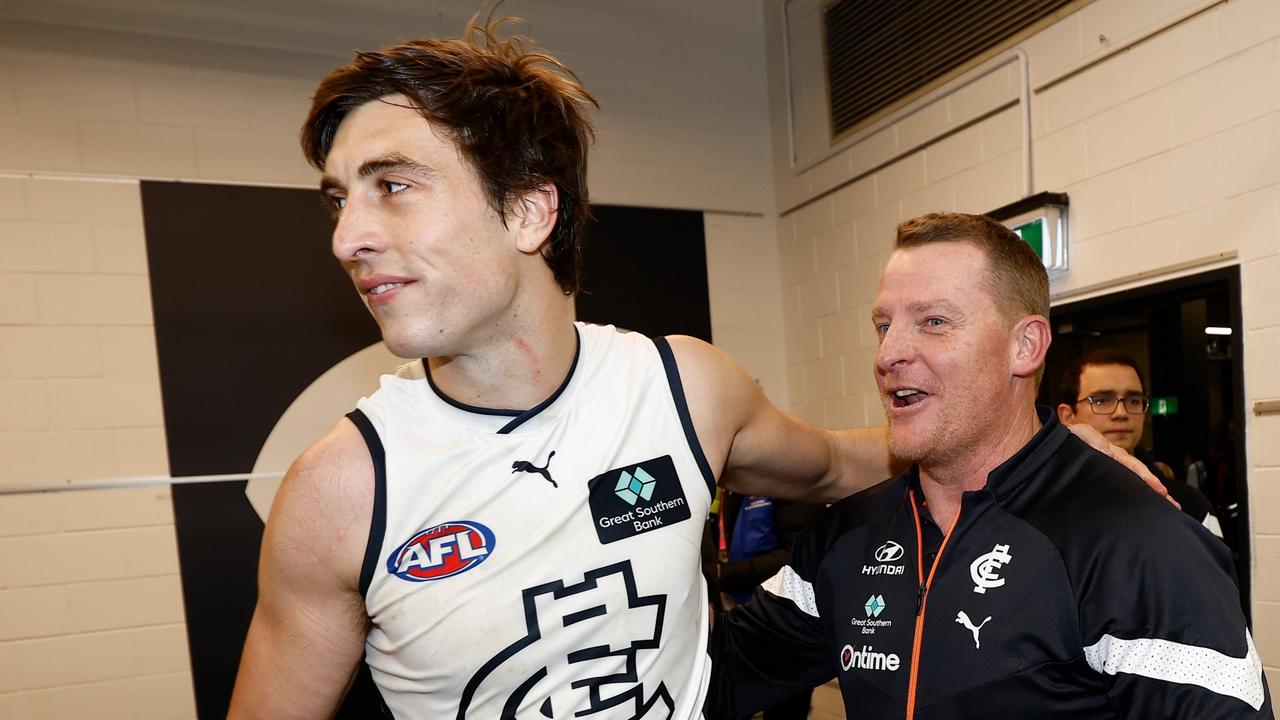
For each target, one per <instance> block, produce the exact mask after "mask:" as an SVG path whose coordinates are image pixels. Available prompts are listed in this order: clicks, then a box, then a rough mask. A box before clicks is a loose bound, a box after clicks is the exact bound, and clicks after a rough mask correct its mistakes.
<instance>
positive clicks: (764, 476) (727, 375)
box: [668, 337, 893, 502]
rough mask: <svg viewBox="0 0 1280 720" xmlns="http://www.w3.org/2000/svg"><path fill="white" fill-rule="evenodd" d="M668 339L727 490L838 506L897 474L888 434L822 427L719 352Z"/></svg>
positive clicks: (876, 430)
mask: <svg viewBox="0 0 1280 720" xmlns="http://www.w3.org/2000/svg"><path fill="white" fill-rule="evenodd" d="M668 340H669V342H670V343H671V350H672V352H673V354H674V355H675V358H676V363H677V365H679V367H680V375H681V378H682V381H683V383H684V388H685V397H686V398H687V400H688V403H689V413H690V415H691V416H692V418H693V424H694V429H695V430H696V432H697V434H698V439H699V442H700V443H701V444H702V448H703V451H704V452H705V453H706V455H707V460H708V462H709V463H710V464H711V469H712V471H713V472H715V473H716V475H717V477H719V478H721V482H722V483H723V484H724V485H725V487H727V488H729V489H731V490H733V491H735V492H740V493H743V494H748V495H768V496H772V497H780V498H788V499H795V500H807V501H809V502H834V501H836V500H839V499H841V498H843V497H845V496H847V495H851V494H853V493H855V492H857V491H859V490H862V489H864V488H867V487H870V486H871V485H874V484H876V483H878V482H880V481H881V480H885V479H887V478H889V477H891V476H892V475H893V467H892V463H891V458H890V456H889V451H888V443H887V440H886V436H885V430H884V428H855V429H852V430H842V431H839V432H830V431H827V430H823V429H821V428H818V427H815V426H813V425H811V424H809V423H806V422H804V421H803V420H800V419H799V418H796V417H793V416H791V415H788V414H787V413H785V412H782V411H781V410H779V409H778V408H776V407H774V406H773V404H772V403H770V402H769V400H768V398H766V397H765V395H764V392H763V391H762V390H761V389H760V386H759V385H757V384H756V382H755V381H754V380H752V379H751V377H750V376H749V375H747V373H746V371H745V370H743V369H742V368H741V367H740V366H739V365H738V364H737V363H736V362H734V361H733V360H732V359H730V358H729V357H728V356H727V355H725V354H724V353H723V352H721V351H720V350H717V349H716V348H714V347H712V346H710V345H708V344H706V343H704V342H702V341H701V340H696V339H694V338H687V337H671V338H669V339H668Z"/></svg>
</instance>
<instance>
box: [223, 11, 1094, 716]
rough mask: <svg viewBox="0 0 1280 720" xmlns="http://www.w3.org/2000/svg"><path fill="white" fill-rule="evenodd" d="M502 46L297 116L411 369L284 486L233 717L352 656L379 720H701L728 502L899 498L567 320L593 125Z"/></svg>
mask: <svg viewBox="0 0 1280 720" xmlns="http://www.w3.org/2000/svg"><path fill="white" fill-rule="evenodd" d="M492 27H493V26H490V28H486V29H479V28H476V27H474V26H472V27H469V28H468V32H467V34H466V37H464V38H463V39H457V40H422V41H415V42H411V43H407V44H404V45H400V46H396V47H393V48H389V49H387V50H384V51H381V52H376V53H360V54H359V55H358V56H357V57H356V59H355V60H354V61H353V62H352V63H351V64H349V65H347V66H345V67H342V68H339V69H337V70H335V71H333V72H332V73H331V74H330V75H329V76H328V77H326V78H325V80H324V81H323V82H322V83H321V85H320V87H319V88H318V90H317V92H316V96H315V100H314V104H313V107H312V111H311V114H310V117H309V118H308V120H307V123H306V126H305V128H304V130H303V147H304V150H305V152H306V154H307V157H308V158H309V159H310V161H311V162H312V163H313V164H314V165H315V166H316V167H318V168H320V169H321V170H322V171H323V173H324V179H323V181H322V191H323V193H324V196H325V197H326V199H327V201H328V202H329V204H330V205H331V207H332V208H333V211H334V213H335V216H336V218H337V227H336V229H335V231H334V235H333V252H334V254H335V255H336V256H337V257H338V259H339V260H340V261H341V263H342V265H343V267H344V268H345V269H346V271H347V272H348V273H349V274H350V276H351V278H352V281H353V282H354V283H355V285H356V288H357V289H358V291H359V293H360V295H361V297H362V298H363V299H364V301H365V303H366V304H367V305H368V308H369V311H370V312H371V313H372V314H373V316H374V318H376V320H377V321H378V324H379V326H380V328H381V330H382V334H383V338H384V340H385V342H386V344H387V346H388V347H390V348H391V349H392V350H393V351H394V352H395V353H396V354H398V355H400V356H402V357H406V358H424V360H422V361H419V362H413V363H410V364H408V365H406V366H404V367H403V368H401V370H400V371H399V372H397V374H396V375H394V376H386V377H384V378H383V381H382V386H381V389H380V390H379V391H378V392H377V393H375V394H374V395H373V396H372V397H370V398H366V399H364V400H361V401H360V403H359V404H358V407H357V410H355V411H353V412H352V413H351V414H349V415H348V417H347V418H346V419H343V420H340V421H339V422H338V424H337V425H336V426H335V427H334V428H333V430H332V431H331V432H330V433H329V434H328V435H327V436H326V437H325V438H323V439H322V440H320V441H319V442H318V443H316V444H315V445H314V446H313V447H311V448H310V449H309V450H307V451H306V452H305V453H304V454H303V455H302V456H301V457H300V458H299V459H298V460H297V461H296V462H295V463H294V465H293V467H292V468H290V470H289V472H288V474H287V476H286V478H285V480H284V482H283V484H282V486H281V488H280V491H279V493H278V495H277V497H276V499H275V502H274V504H273V507H272V510H271V516H270V518H269V519H268V522H267V529H266V533H265V536H264V538H263V545H262V555H261V560H260V568H259V598H258V604H257V608H256V611H255V613H254V619H253V622H252V624H251V626H250V629H249V634H248V637H247V639H246V644H245V649H244V653H243V655H242V660H241V666H240V672H239V675H238V677H237V683H236V689H235V692H234V696H233V698H232V707H231V716H232V717H235V718H248V717H263V718H272V719H273V720H274V719H278V718H293V717H298V718H312V717H327V716H328V715H329V714H330V713H332V712H333V710H334V708H335V707H336V706H337V705H338V703H339V702H340V701H341V698H342V696H343V694H344V692H345V688H346V687H347V685H348V683H349V682H350V679H351V677H352V675H353V673H354V671H355V669H356V667H357V665H358V663H359V662H360V661H361V660H362V659H363V660H364V661H366V662H367V663H368V665H369V667H370V669H371V671H372V674H373V677H374V680H375V682H376V683H377V684H378V687H379V689H380V690H381V693H382V695H383V698H384V700H385V701H386V703H387V705H388V706H389V707H390V709H391V710H392V711H393V712H394V714H395V716H396V717H398V718H431V719H433V720H435V719H438V718H459V719H461V718H484V719H485V720H489V719H491V718H497V717H521V718H524V717H530V716H535V717H543V718H566V717H573V716H575V715H581V716H586V715H589V714H591V713H605V714H607V715H608V716H610V717H613V716H625V717H663V718H668V717H669V718H691V717H697V716H698V714H699V712H700V709H701V707H702V704H703V699H704V697H705V694H706V683H707V678H708V675H709V672H710V670H709V661H708V659H707V656H706V653H705V648H706V638H707V623H708V612H707V608H708V604H707V596H706V589H705V585H704V584H703V583H702V582H700V581H699V577H700V574H699V564H700V559H699V546H700V540H701V535H702V528H703V525H704V520H705V518H706V515H707V509H708V505H709V503H710V501H711V497H712V490H713V487H714V484H715V482H716V481H717V479H718V478H722V477H724V478H727V479H729V480H730V482H728V483H727V484H728V485H729V486H730V487H732V488H733V489H735V490H737V491H739V492H742V493H743V494H747V495H775V496H782V497H792V498H795V497H801V496H803V497H805V498H807V499H810V500H813V501H823V500H827V501H830V500H834V499H837V498H839V497H843V496H845V495H847V494H849V493H851V492H853V491H855V490H858V489H860V488H862V487H866V486H868V485H870V484H871V483H873V482H876V481H879V480H880V479H882V478H884V477H886V476H887V475H888V474H889V458H890V456H889V453H888V450H887V447H886V444H885V439H884V433H883V430H882V429H879V428H877V429H869V430H857V431H845V432H841V433H838V434H836V433H827V432H824V431H821V430H818V429H816V428H813V427H811V426H809V425H806V424H804V423H802V422H800V421H798V420H796V419H794V418H791V417H789V416H787V415H786V414H784V413H782V412H779V411H778V410H777V409H775V408H774V407H772V406H771V405H770V404H769V402H768V401H767V400H766V399H765V397H764V395H763V394H762V393H761V391H760V389H759V388H758V387H757V386H756V384H755V383H754V382H753V381H752V380H751V378H750V377H748V376H747V375H746V373H745V372H743V371H742V369H741V368H739V367H738V366H737V365H735V364H734V363H733V362H732V361H730V360H729V359H728V358H727V357H726V356H725V355H723V354H722V353H720V352H719V351H717V350H715V349H714V348H712V347H711V346H709V345H707V344H705V343H702V342H700V341H697V340H693V339H690V338H670V339H660V340H656V341H654V340H649V339H648V338H644V337H640V336H637V335H634V334H625V333H620V332H616V331H614V330H613V329H611V328H601V327H594V326H587V325H582V324H575V323H574V322H573V317H574V314H573V299H572V294H573V292H574V291H575V290H576V288H577V257H578V248H579V243H580V242H581V233H582V228H583V224H584V221H585V219H586V206H587V200H588V196H587V188H586V184H585V182H586V149H587V144H588V143H589V141H590V138H591V135H592V129H591V125H590V123H589V121H588V119H587V111H588V108H589V106H591V105H593V104H594V100H593V99H592V97H591V96H590V95H589V94H588V93H587V92H586V91H585V90H584V89H583V88H582V87H581V85H579V83H578V81H577V79H576V78H575V77H574V76H573V74H572V73H571V72H570V71H569V70H568V69H567V68H565V67H564V66H563V65H561V64H560V63H558V62H557V61H556V60H554V59H553V58H551V57H549V56H547V55H545V54H542V53H540V52H538V51H536V50H533V49H531V48H530V47H529V46H528V45H527V44H526V43H525V42H524V41H522V40H520V39H515V38H512V39H504V40H499V39H496V38H495V37H493V35H492V34H491V30H492ZM1099 440H1100V438H1099ZM601 716H603V715H601Z"/></svg>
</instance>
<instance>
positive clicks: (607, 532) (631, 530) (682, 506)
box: [587, 455, 692, 545]
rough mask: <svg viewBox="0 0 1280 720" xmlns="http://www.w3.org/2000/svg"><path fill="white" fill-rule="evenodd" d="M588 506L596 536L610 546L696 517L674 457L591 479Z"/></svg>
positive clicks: (625, 467)
mask: <svg viewBox="0 0 1280 720" xmlns="http://www.w3.org/2000/svg"><path fill="white" fill-rule="evenodd" d="M587 504H588V505H589V506H590V507H591V522H592V524H594V525H595V527H596V536H597V537H599V538H600V542H601V544H606V545H607V544H608V543H611V542H617V541H619V540H625V539H627V538H632V537H635V536H637V535H642V534H644V533H647V532H653V531H655V530H661V529H662V528H665V527H669V526H671V525H674V524H676V523H678V522H683V521H685V520H688V519H689V518H690V517H692V512H691V510H690V509H689V501H688V499H687V498H685V495H684V484H683V483H681V482H680V475H679V473H677V472H676V466H675V462H674V461H673V460H672V459H671V456H670V455H663V456H661V457H656V458H652V459H650V460H645V461H643V462H638V463H629V464H627V465H623V466H621V467H615V468H613V469H612V470H608V471H606V472H603V473H600V474H599V475H597V476H595V477H593V478H591V479H590V480H588V481H587Z"/></svg>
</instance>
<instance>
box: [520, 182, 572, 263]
mask: <svg viewBox="0 0 1280 720" xmlns="http://www.w3.org/2000/svg"><path fill="white" fill-rule="evenodd" d="M559 209H560V194H559V192H557V191H556V186H555V184H554V183H543V184H542V185H539V186H538V188H537V189H536V190H532V191H530V192H527V193H525V194H524V195H522V196H520V198H519V199H517V200H516V202H515V206H514V207H513V208H512V219H513V220H514V223H513V224H512V227H513V228H514V229H515V231H516V249H517V250H519V251H520V252H522V253H525V254H526V255H533V254H534V253H537V252H539V251H541V250H542V246H543V245H544V244H545V243H546V242H547V239H548V238H549V237H551V231H552V230H553V229H554V228H555V226H556V213H557V211H558V210H559Z"/></svg>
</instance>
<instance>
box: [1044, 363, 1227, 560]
mask: <svg viewBox="0 0 1280 720" xmlns="http://www.w3.org/2000/svg"><path fill="white" fill-rule="evenodd" d="M1059 395H1060V398H1061V399H1060V401H1059V404H1058V420H1060V421H1061V422H1062V424H1063V425H1076V424H1080V423H1084V424H1087V425H1090V426H1092V427H1093V428H1094V429H1095V430H1097V431H1098V432H1100V433H1102V435H1103V437H1105V438H1107V439H1108V440H1110V441H1111V442H1113V443H1115V444H1116V445H1119V446H1120V447H1122V448H1124V450H1125V451H1126V452H1128V453H1130V454H1132V455H1133V456H1135V457H1137V458H1138V459H1140V460H1142V461H1143V462H1144V463H1146V464H1147V467H1148V468H1150V469H1151V472H1152V474H1153V475H1155V476H1156V477H1157V478H1160V480H1161V481H1162V482H1163V483H1164V486H1165V489H1166V490H1168V491H1169V497H1172V498H1173V499H1174V500H1176V501H1178V504H1179V505H1180V506H1181V507H1182V511H1183V512H1185V513H1186V514H1188V515H1190V516H1191V517H1193V518H1195V520H1196V522H1198V523H1200V524H1201V525H1204V526H1205V527H1206V528H1208V530H1209V532H1211V533H1213V534H1214V535H1217V536H1218V537H1222V526H1221V525H1220V524H1219V523H1218V518H1217V517H1216V516H1215V515H1214V514H1213V511H1212V508H1211V507H1210V506H1209V500H1208V498H1206V497H1205V496H1204V495H1203V494H1202V493H1201V492H1200V491H1199V490H1196V489H1195V488H1193V487H1191V486H1190V485H1188V484H1186V483H1185V482H1182V481H1181V480H1178V479H1177V478H1175V477H1173V476H1172V473H1171V472H1170V471H1168V467H1167V466H1166V467H1165V468H1160V467H1157V464H1156V462H1155V459H1154V458H1152V457H1151V455H1150V453H1147V452H1146V451H1144V450H1142V449H1141V448H1139V447H1138V441H1139V440H1141V439H1142V429H1143V426H1144V425H1145V424H1146V419H1147V408H1148V407H1149V406H1150V404H1151V403H1150V399H1149V398H1148V397H1147V394H1146V392H1145V391H1144V390H1143V382H1142V373H1141V372H1139V370H1138V362H1137V361H1136V360H1134V359H1133V358H1131V357H1129V356H1128V355H1125V354H1124V353H1121V352H1117V351H1115V350H1108V349H1102V350H1095V351H1094V352H1092V353H1089V355H1087V356H1086V357H1083V358H1081V359H1079V360H1077V361H1076V362H1074V363H1072V364H1071V366H1070V367H1068V368H1067V369H1066V371H1065V372H1063V374H1062V383H1061V386H1060V388H1059Z"/></svg>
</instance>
